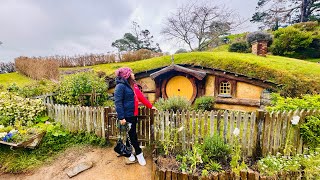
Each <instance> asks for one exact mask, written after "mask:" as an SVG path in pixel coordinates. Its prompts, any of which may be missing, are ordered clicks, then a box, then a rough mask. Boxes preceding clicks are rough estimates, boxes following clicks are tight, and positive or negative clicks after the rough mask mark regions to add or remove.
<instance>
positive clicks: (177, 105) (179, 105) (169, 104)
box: [155, 96, 191, 112]
mask: <svg viewBox="0 0 320 180" xmlns="http://www.w3.org/2000/svg"><path fill="white" fill-rule="evenodd" d="M155 107H157V109H158V110H162V111H166V110H173V111H175V112H176V111H178V110H179V111H182V110H188V109H190V107H191V105H190V102H189V101H188V100H187V99H186V98H184V97H180V96H174V97H170V98H168V99H166V100H165V99H163V98H160V99H159V100H158V101H157V102H156V103H155Z"/></svg>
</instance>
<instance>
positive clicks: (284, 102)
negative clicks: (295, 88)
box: [266, 93, 320, 111]
mask: <svg viewBox="0 0 320 180" xmlns="http://www.w3.org/2000/svg"><path fill="white" fill-rule="evenodd" d="M316 108H320V95H308V94H307V95H303V96H302V97H301V98H290V97H287V98H284V97H282V96H280V95H279V94H277V93H272V94H271V106H269V107H267V108H266V109H267V110H268V111H284V110H287V111H288V110H296V109H316Z"/></svg>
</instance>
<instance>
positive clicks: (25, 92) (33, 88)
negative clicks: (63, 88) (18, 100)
mask: <svg viewBox="0 0 320 180" xmlns="http://www.w3.org/2000/svg"><path fill="white" fill-rule="evenodd" d="M56 89H57V84H55V83H53V82H51V81H47V80H40V81H37V82H35V83H32V84H29V85H26V86H23V87H19V86H17V85H16V84H15V83H13V84H10V85H9V86H8V87H7V90H8V91H9V92H15V93H17V94H19V96H22V97H34V96H40V95H43V94H46V93H51V92H54V91H56Z"/></svg>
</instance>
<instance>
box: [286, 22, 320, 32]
mask: <svg viewBox="0 0 320 180" xmlns="http://www.w3.org/2000/svg"><path fill="white" fill-rule="evenodd" d="M292 26H293V27H294V28H297V29H299V30H301V31H316V30H317V28H319V22H317V21H309V22H303V23H296V24H294V25H292Z"/></svg>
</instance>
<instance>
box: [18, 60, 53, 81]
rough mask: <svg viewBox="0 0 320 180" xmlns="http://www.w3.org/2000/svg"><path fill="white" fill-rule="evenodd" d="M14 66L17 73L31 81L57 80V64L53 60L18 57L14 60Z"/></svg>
mask: <svg viewBox="0 0 320 180" xmlns="http://www.w3.org/2000/svg"><path fill="white" fill-rule="evenodd" d="M15 64H16V69H17V71H18V72H19V73H21V74H23V75H25V76H27V77H30V78H32V79H35V80H41V79H55V80H58V79H59V64H58V62H57V61H55V60H53V59H45V60H40V59H32V58H28V57H18V58H16V59H15Z"/></svg>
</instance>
